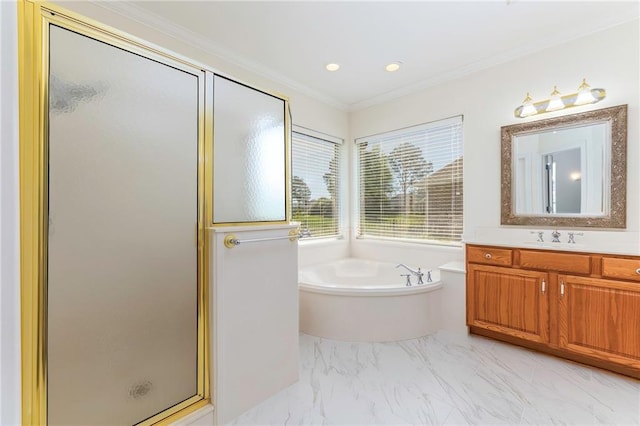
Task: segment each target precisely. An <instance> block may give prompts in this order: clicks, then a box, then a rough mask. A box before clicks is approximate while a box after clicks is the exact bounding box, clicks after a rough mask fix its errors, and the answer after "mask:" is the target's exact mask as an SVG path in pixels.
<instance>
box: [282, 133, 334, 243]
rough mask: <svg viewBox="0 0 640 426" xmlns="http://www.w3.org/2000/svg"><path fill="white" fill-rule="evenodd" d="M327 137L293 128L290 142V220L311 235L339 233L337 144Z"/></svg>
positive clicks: (326, 235) (323, 235)
mask: <svg viewBox="0 0 640 426" xmlns="http://www.w3.org/2000/svg"><path fill="white" fill-rule="evenodd" d="M309 133H311V132H309ZM313 133H315V132H313ZM328 139H330V137H327V139H324V138H320V137H316V136H311V135H310V134H306V133H300V132H297V131H294V132H293V138H292V144H291V145H292V160H291V166H292V167H291V168H292V178H291V204H292V206H291V207H292V213H293V220H295V221H297V222H300V223H301V229H308V230H309V231H310V232H311V236H312V237H328V236H338V235H340V234H341V232H340V189H339V184H338V183H339V182H340V177H339V174H340V161H341V158H340V157H341V155H340V152H341V149H340V148H341V145H340V143H339V142H340V141H339V140H338V139H336V140H335V142H334V141H331V140H328Z"/></svg>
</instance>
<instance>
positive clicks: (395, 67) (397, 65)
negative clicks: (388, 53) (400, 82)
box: [384, 61, 402, 72]
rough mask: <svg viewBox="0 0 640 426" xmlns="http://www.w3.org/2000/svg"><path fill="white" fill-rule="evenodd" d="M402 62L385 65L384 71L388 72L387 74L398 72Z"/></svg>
mask: <svg viewBox="0 0 640 426" xmlns="http://www.w3.org/2000/svg"><path fill="white" fill-rule="evenodd" d="M401 63H402V62H399V61H398V62H392V63H390V64H389V65H387V66H386V67H384V69H385V70H387V71H389V72H394V71H398V70H399V69H400V64H401Z"/></svg>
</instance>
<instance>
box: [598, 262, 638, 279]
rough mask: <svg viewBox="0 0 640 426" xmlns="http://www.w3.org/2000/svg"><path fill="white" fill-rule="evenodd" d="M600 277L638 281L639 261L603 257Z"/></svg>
mask: <svg viewBox="0 0 640 426" xmlns="http://www.w3.org/2000/svg"><path fill="white" fill-rule="evenodd" d="M602 276H603V277H609V278H619V279H624V280H634V281H640V260H638V259H616V258H613V257H603V258H602Z"/></svg>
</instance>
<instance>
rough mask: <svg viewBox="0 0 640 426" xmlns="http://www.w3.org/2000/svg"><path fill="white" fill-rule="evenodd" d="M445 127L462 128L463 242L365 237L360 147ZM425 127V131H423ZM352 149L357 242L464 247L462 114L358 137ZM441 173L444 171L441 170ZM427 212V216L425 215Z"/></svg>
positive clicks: (461, 142) (461, 144) (461, 132)
mask: <svg viewBox="0 0 640 426" xmlns="http://www.w3.org/2000/svg"><path fill="white" fill-rule="evenodd" d="M443 126H451V127H455V126H459V133H458V140H459V142H458V143H459V149H460V156H459V157H458V158H459V159H461V160H462V163H463V164H462V166H461V169H460V171H459V175H460V179H461V182H460V189H461V195H460V196H461V197H462V198H461V199H460V202H461V210H460V211H461V213H460V215H461V217H460V222H461V225H462V228H461V229H460V239H459V240H440V239H427V238H410V237H395V236H388V235H375V234H373V235H372V234H366V233H363V232H362V226H361V222H362V209H363V198H362V197H363V194H362V191H363V187H362V181H361V177H362V174H361V170H360V161H361V158H360V148H359V147H360V145H361V144H362V143H363V142H373V143H376V142H378V141H380V140H381V139H388V138H390V137H394V136H397V137H400V136H401V135H403V134H406V133H409V132H415V131H418V130H422V129H424V130H429V129H434V128H438V127H443ZM421 128H422V129H421ZM353 142H354V143H353V147H352V151H351V152H352V154H351V155H352V161H351V164H352V166H353V172H352V173H351V176H352V179H353V184H352V186H351V187H352V190H353V192H352V193H353V200H352V215H351V218H352V220H351V226H352V228H351V232H352V235H353V238H354V239H355V240H360V241H362V240H377V241H386V242H389V243H402V244H404V243H409V244H418V245H430V246H444V247H461V246H462V245H463V236H464V199H463V198H464V190H463V188H464V186H463V185H464V160H463V158H464V116H463V115H462V114H458V115H454V116H451V117H447V118H444V119H439V120H434V121H429V122H423V123H419V124H416V125H411V126H406V127H402V128H397V129H393V130H389V131H385V132H379V133H375V134H372V135H368V136H362V137H356V138H354V140H353ZM455 161H457V159H452V160H451V162H450V163H448V164H452V163H454V162H455ZM438 170H441V168H440V169H438ZM438 170H435V171H434V173H435V172H437V171H438ZM394 185H395V177H394ZM426 214H427V213H425V215H426Z"/></svg>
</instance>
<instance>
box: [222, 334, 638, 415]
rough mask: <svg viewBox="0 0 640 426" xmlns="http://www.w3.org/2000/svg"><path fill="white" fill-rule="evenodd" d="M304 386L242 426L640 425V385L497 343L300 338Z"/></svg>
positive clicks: (447, 338)
mask: <svg viewBox="0 0 640 426" xmlns="http://www.w3.org/2000/svg"><path fill="white" fill-rule="evenodd" d="M300 364H301V367H300V368H301V370H300V381H299V382H297V383H296V384H294V385H292V386H290V387H288V388H287V389H284V390H283V391H281V392H279V393H278V394H276V395H275V396H273V397H272V398H270V399H268V400H267V401H265V402H263V403H262V404H260V405H258V406H257V407H254V408H253V409H251V410H249V411H247V412H246V413H244V414H243V415H241V416H240V417H238V418H237V419H235V420H234V421H233V424H234V425H427V424H449V425H464V424H508V425H518V424H522V425H525V424H526V425H529V424H537V425H547V424H571V425H591V424H616V425H640V381H637V380H634V379H630V378H626V377H624V376H619V375H616V374H613V373H608V372H606V371H602V370H598V369H595V368H590V367H586V366H582V365H580V364H575V363H572V362H569V361H564V360H561V359H558V358H555V357H551V356H547V355H544V354H539V353H536V352H533V351H529V350H526V349H522V348H519V347H516V346H512V345H508V344H504V343H500V342H496V341H493V340H490V339H485V338H483V337H477V336H467V335H463V334H453V333H447V332H438V333H436V334H434V335H431V336H427V337H423V338H420V339H414V340H407V341H403V342H398V343H349V342H338V341H333V340H327V339H321V338H317V337H312V336H308V335H304V334H302V335H301V336H300Z"/></svg>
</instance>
